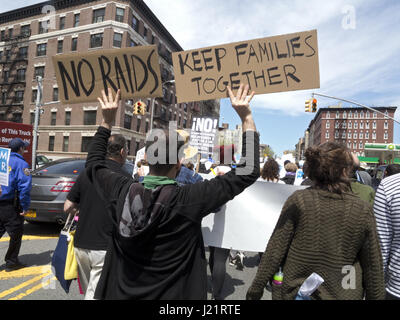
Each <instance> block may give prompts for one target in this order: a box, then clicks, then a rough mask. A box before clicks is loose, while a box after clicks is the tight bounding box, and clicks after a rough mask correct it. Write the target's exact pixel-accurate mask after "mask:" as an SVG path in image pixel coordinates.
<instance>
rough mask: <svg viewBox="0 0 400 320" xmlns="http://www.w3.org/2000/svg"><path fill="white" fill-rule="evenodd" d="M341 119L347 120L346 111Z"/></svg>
mask: <svg viewBox="0 0 400 320" xmlns="http://www.w3.org/2000/svg"><path fill="white" fill-rule="evenodd" d="M342 117H343V119H346V118H347V112H346V111H343V116H342Z"/></svg>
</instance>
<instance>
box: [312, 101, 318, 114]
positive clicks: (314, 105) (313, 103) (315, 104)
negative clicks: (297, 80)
mask: <svg viewBox="0 0 400 320" xmlns="http://www.w3.org/2000/svg"><path fill="white" fill-rule="evenodd" d="M312 112H317V99H313V101H312Z"/></svg>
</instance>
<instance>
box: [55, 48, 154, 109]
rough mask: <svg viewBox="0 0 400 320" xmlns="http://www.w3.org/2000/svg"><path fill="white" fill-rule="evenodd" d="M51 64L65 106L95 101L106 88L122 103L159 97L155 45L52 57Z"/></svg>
mask: <svg viewBox="0 0 400 320" xmlns="http://www.w3.org/2000/svg"><path fill="white" fill-rule="evenodd" d="M53 64H54V69H55V71H56V77H57V83H58V89H59V92H60V94H59V97H60V100H61V102H63V103H65V104H68V103H77V102H91V101H97V97H101V90H102V89H104V90H105V91H106V92H107V91H108V88H112V89H113V91H114V93H115V92H116V91H117V90H118V89H121V98H122V99H129V98H145V97H146V98H147V97H161V96H162V88H161V76H160V63H159V57H158V53H157V47H156V46H155V45H152V46H138V47H131V48H124V49H112V50H96V51H92V52H88V53H84V54H83V53H74V54H62V55H56V56H53Z"/></svg>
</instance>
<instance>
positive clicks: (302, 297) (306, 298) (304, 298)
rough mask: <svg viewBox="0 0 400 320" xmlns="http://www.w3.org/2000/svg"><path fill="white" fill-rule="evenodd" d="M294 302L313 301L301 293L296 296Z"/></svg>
mask: <svg viewBox="0 0 400 320" xmlns="http://www.w3.org/2000/svg"><path fill="white" fill-rule="evenodd" d="M294 300H311V298H310V297H309V296H303V295H301V294H300V293H298V294H297V295H296V298H294Z"/></svg>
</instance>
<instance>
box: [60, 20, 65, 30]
mask: <svg viewBox="0 0 400 320" xmlns="http://www.w3.org/2000/svg"><path fill="white" fill-rule="evenodd" d="M63 29H65V17H60V30H63Z"/></svg>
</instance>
